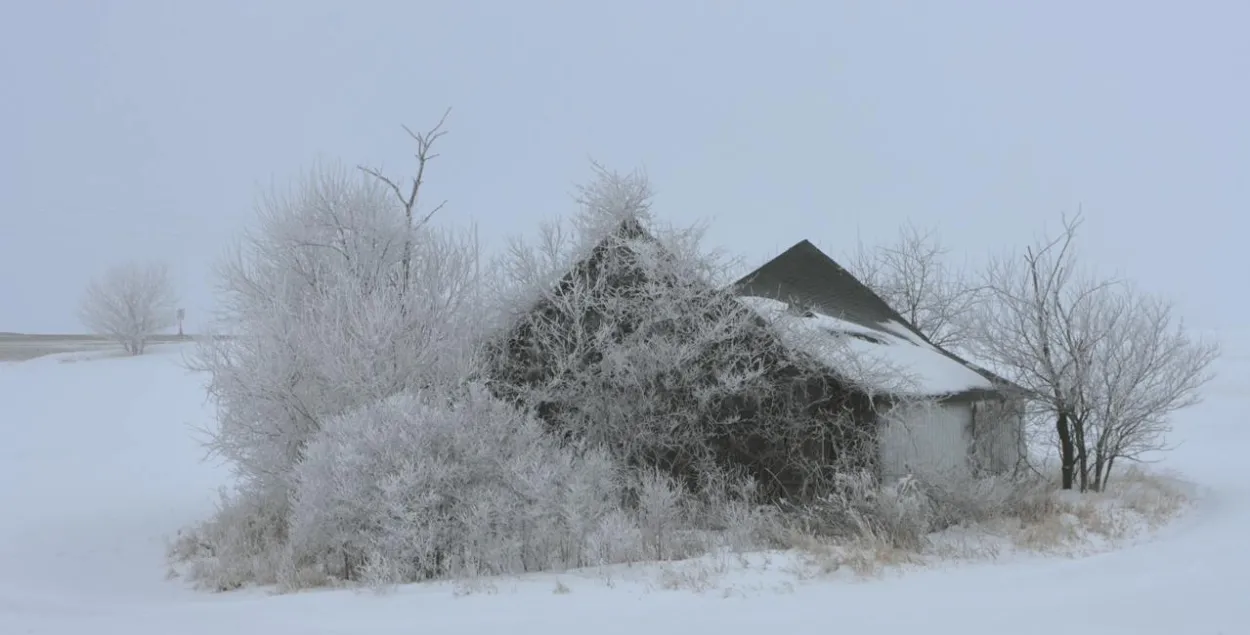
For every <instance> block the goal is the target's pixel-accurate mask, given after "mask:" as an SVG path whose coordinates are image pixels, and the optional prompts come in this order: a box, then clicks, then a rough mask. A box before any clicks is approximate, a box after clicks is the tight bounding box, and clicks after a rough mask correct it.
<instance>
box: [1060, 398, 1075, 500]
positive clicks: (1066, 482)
mask: <svg viewBox="0 0 1250 635" xmlns="http://www.w3.org/2000/svg"><path fill="white" fill-rule="evenodd" d="M1055 431H1056V432H1058V433H1059V463H1060V472H1061V474H1062V476H1063V489H1072V474H1073V472H1074V471H1075V468H1076V452H1075V448H1073V446H1072V428H1071V427H1070V426H1069V425H1068V413H1067V412H1063V411H1060V412H1059V416H1058V417H1057V418H1056V419H1055Z"/></svg>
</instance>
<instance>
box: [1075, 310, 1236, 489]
mask: <svg viewBox="0 0 1250 635" xmlns="http://www.w3.org/2000/svg"><path fill="white" fill-rule="evenodd" d="M1103 296H1104V298H1103V299H1102V301H1100V302H1099V313H1098V318H1099V319H1100V320H1101V321H1103V323H1104V324H1105V325H1106V328H1107V330H1108V331H1110V332H1111V333H1114V334H1115V335H1114V336H1112V337H1108V338H1104V339H1102V340H1101V341H1100V342H1099V344H1098V346H1096V347H1095V348H1094V351H1093V356H1092V360H1091V363H1090V366H1091V368H1092V369H1093V372H1091V373H1090V374H1091V381H1092V385H1091V386H1090V387H1089V392H1090V393H1091V395H1092V397H1093V402H1094V407H1093V412H1092V416H1091V420H1090V426H1089V427H1090V428H1092V431H1091V433H1090V434H1089V437H1090V439H1091V441H1090V447H1089V448H1088V454H1090V455H1091V459H1090V460H1089V461H1085V462H1082V464H1081V469H1082V471H1083V472H1085V474H1086V475H1085V476H1084V477H1083V480H1084V481H1085V482H1087V483H1088V486H1089V487H1090V488H1092V489H1095V490H1100V489H1103V488H1105V487H1106V486H1107V482H1108V480H1109V479H1110V477H1111V468H1112V467H1113V466H1114V465H1115V463H1116V461H1117V460H1121V459H1122V460H1126V461H1140V460H1142V459H1143V458H1144V456H1145V455H1147V454H1148V453H1151V452H1158V451H1162V450H1166V449H1168V445H1167V439H1166V436H1167V434H1168V433H1169V432H1171V424H1170V421H1169V419H1168V416H1169V415H1170V414H1171V413H1173V412H1175V411H1177V410H1180V409H1182V408H1187V407H1189V406H1192V405H1195V404H1197V403H1198V402H1199V400H1200V398H1201V394H1200V392H1199V391H1200V389H1201V388H1202V386H1203V385H1204V384H1205V383H1206V382H1207V381H1209V380H1210V379H1211V376H1212V375H1211V372H1210V367H1211V364H1212V362H1214V361H1215V359H1216V358H1217V356H1218V355H1219V347H1218V346H1217V345H1216V344H1215V343H1214V342H1205V341H1201V340H1195V339H1193V338H1192V337H1190V335H1189V334H1188V333H1187V332H1186V330H1185V327H1184V324H1183V322H1181V321H1180V320H1178V319H1177V318H1175V317H1174V307H1173V305H1172V304H1171V303H1169V302H1166V301H1164V300H1162V299H1159V298H1155V297H1151V296H1149V295H1147V294H1144V293H1142V292H1140V291H1138V290H1136V289H1133V288H1132V287H1130V286H1128V285H1122V286H1120V287H1119V288H1117V289H1115V290H1114V292H1112V291H1110V290H1109V291H1108V292H1106V293H1104V294H1103Z"/></svg>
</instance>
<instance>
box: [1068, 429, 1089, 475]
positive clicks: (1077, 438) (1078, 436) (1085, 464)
mask: <svg viewBox="0 0 1250 635" xmlns="http://www.w3.org/2000/svg"><path fill="white" fill-rule="evenodd" d="M1069 420H1070V421H1071V423H1072V444H1073V445H1074V446H1076V447H1074V448H1073V450H1074V451H1075V452H1076V465H1077V468H1078V469H1077V471H1076V474H1077V477H1078V478H1077V481H1078V483H1079V484H1080V489H1081V491H1082V492H1085V491H1088V490H1089V448H1088V447H1087V446H1086V444H1085V420H1084V419H1083V418H1082V417H1076V416H1073V417H1070V418H1069Z"/></svg>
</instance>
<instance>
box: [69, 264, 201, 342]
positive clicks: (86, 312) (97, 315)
mask: <svg viewBox="0 0 1250 635" xmlns="http://www.w3.org/2000/svg"><path fill="white" fill-rule="evenodd" d="M177 302H178V295H177V292H176V291H175V290H174V285H173V281H172V280H170V278H169V269H168V268H167V267H166V266H165V265H164V264H162V263H157V262H153V263H139V262H134V263H126V264H122V265H117V266H115V267H111V268H109V269H108V270H107V271H105V272H104V274H103V275H102V276H100V277H97V278H94V279H92V280H91V282H90V283H89V284H88V285H87V291H86V293H85V294H84V295H83V299H82V304H81V305H80V306H79V319H81V320H82V323H83V325H84V326H86V327H87V329H88V330H90V331H91V332H92V333H95V334H97V335H103V336H105V337H107V338H109V339H110V340H113V341H115V342H117V343H119V344H121V345H122V347H123V348H124V349H125V350H126V352H127V353H129V354H131V355H142V354H143V351H144V349H145V348H146V347H147V344H148V342H149V341H150V340H151V339H152V336H154V335H157V334H159V333H160V332H161V331H164V330H167V329H169V328H170V327H172V326H174V325H175V324H176V323H177Z"/></svg>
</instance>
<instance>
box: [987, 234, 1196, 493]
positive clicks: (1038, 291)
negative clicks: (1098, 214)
mask: <svg viewBox="0 0 1250 635" xmlns="http://www.w3.org/2000/svg"><path fill="white" fill-rule="evenodd" d="M1079 226H1080V219H1079V218H1077V219H1065V221H1064V225H1063V231H1062V232H1061V233H1060V235H1059V236H1058V237H1056V238H1053V239H1044V240H1042V241H1040V242H1039V243H1038V244H1037V245H1034V246H1032V247H1030V248H1029V249H1027V250H1026V251H1025V252H1024V254H1023V255H1022V256H1020V257H1007V258H1000V259H996V260H994V261H992V263H991V265H990V267H989V268H988V269H987V273H986V278H985V281H984V282H985V289H986V293H987V297H986V301H985V302H983V303H981V304H980V305H978V310H977V312H976V335H975V337H974V338H973V340H972V341H973V346H974V348H975V350H976V352H977V354H978V355H979V356H980V357H981V358H982V359H985V360H986V361H988V362H990V363H991V364H993V365H994V367H995V368H996V370H1000V371H1002V372H1004V373H1006V374H1007V375H1008V376H1009V377H1010V378H1011V379H1012V380H1014V381H1016V382H1017V383H1019V384H1020V385H1021V386H1024V387H1025V388H1027V389H1028V390H1029V392H1030V393H1031V396H1032V402H1031V403H1032V405H1033V406H1034V408H1033V411H1034V414H1035V415H1037V416H1038V417H1040V418H1041V419H1044V420H1048V421H1049V422H1050V423H1049V425H1050V433H1049V434H1047V435H1046V438H1048V439H1049V440H1050V441H1051V442H1053V443H1054V445H1055V447H1056V448H1057V449H1058V451H1059V460H1060V469H1061V475H1062V485H1063V487H1064V489H1071V488H1073V487H1077V488H1079V489H1081V490H1085V489H1089V488H1094V489H1099V488H1101V487H1103V486H1105V484H1106V481H1107V478H1108V476H1109V473H1110V470H1111V468H1112V466H1113V465H1114V464H1115V462H1116V461H1117V460H1120V459H1123V460H1134V459H1139V458H1141V457H1142V456H1143V455H1144V454H1145V453H1146V452H1148V451H1152V450H1162V449H1165V448H1166V440H1165V438H1164V437H1165V434H1166V432H1167V430H1168V418H1169V416H1170V415H1171V414H1172V413H1173V412H1175V411H1176V410H1178V409H1181V408H1184V407H1187V406H1189V405H1192V404H1194V403H1196V402H1197V401H1198V399H1199V390H1200V388H1201V387H1202V385H1203V384H1204V383H1205V382H1206V380H1207V379H1208V378H1209V373H1208V368H1209V366H1210V364H1211V362H1212V361H1213V360H1214V359H1215V356H1216V354H1217V349H1216V347H1215V346H1214V345H1213V344H1210V343H1204V342H1201V341H1198V340H1195V339H1193V338H1192V337H1191V336H1190V335H1189V334H1188V333H1187V332H1186V331H1185V329H1184V327H1183V324H1181V323H1180V322H1179V321H1178V320H1177V319H1176V318H1175V316H1174V313H1173V308H1172V305H1170V304H1169V303H1167V302H1164V301H1162V300H1161V299H1158V298H1155V297H1152V296H1150V295H1147V294H1144V293H1142V292H1140V291H1138V290H1137V289H1135V288H1134V287H1132V286H1131V285H1129V284H1127V283H1125V282H1124V281H1121V280H1115V279H1102V278H1098V277H1095V276H1092V275H1089V274H1087V273H1082V272H1081V271H1080V268H1079V261H1078V258H1077V252H1076V246H1075V237H1076V231H1077V229H1078V227H1079Z"/></svg>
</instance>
